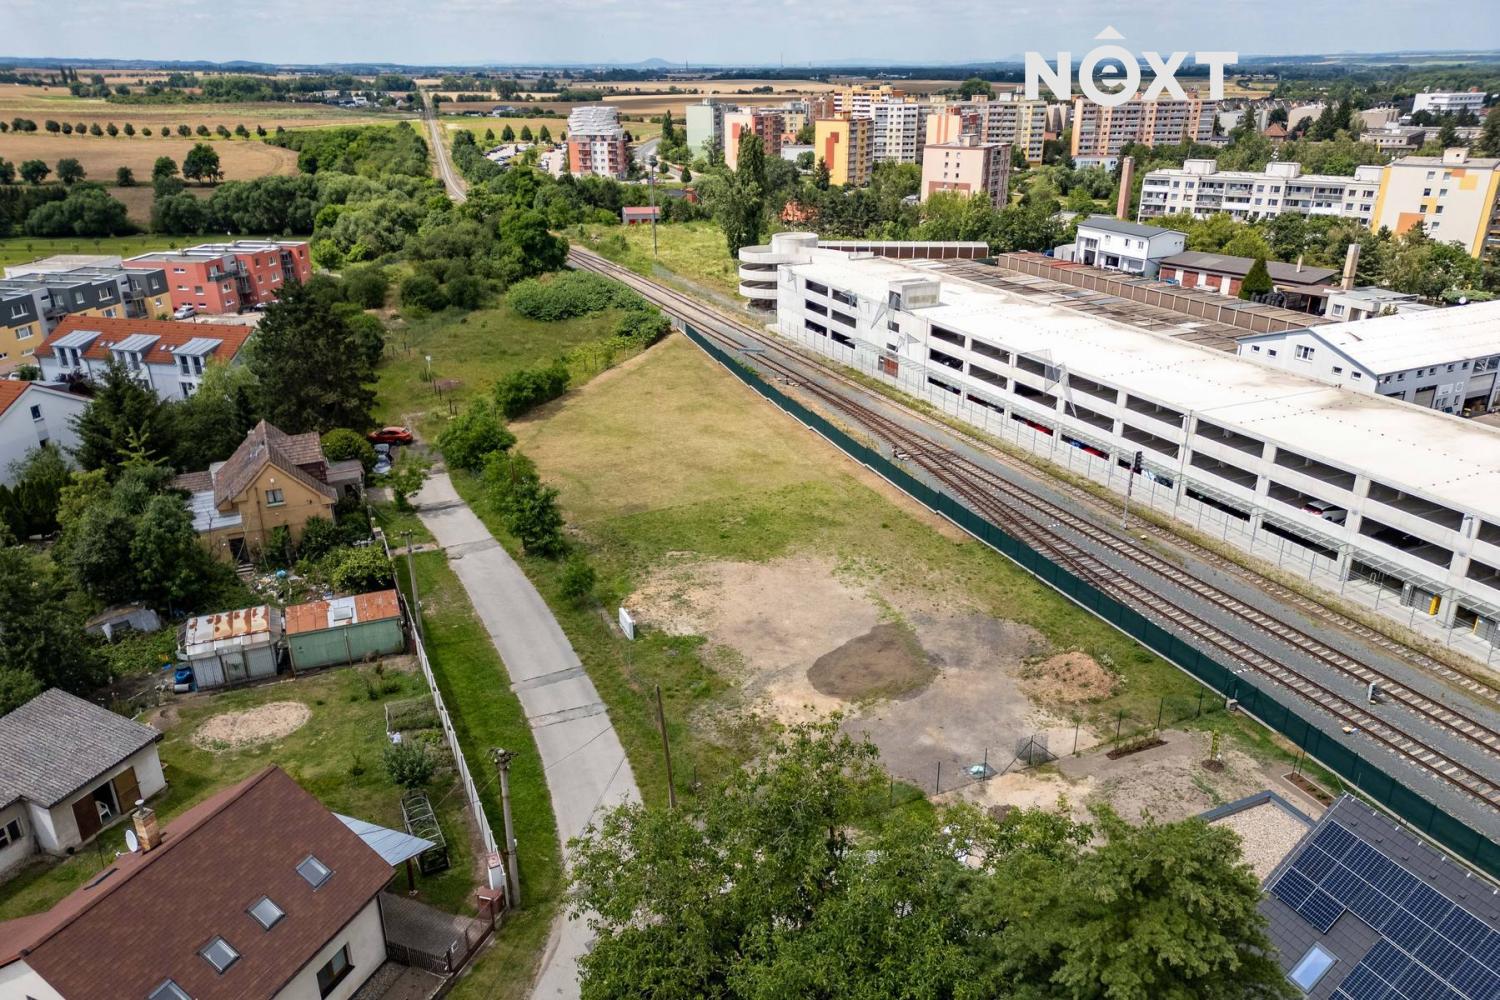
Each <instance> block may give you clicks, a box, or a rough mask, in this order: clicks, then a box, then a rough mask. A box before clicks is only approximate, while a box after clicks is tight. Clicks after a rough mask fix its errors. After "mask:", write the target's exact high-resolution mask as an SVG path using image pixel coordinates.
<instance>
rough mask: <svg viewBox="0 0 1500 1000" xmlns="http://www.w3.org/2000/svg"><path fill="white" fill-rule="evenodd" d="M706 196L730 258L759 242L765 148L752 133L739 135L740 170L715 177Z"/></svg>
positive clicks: (762, 205) (761, 221) (763, 188)
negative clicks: (742, 248) (722, 176)
mask: <svg viewBox="0 0 1500 1000" xmlns="http://www.w3.org/2000/svg"><path fill="white" fill-rule="evenodd" d="M715 180H716V183H714V184H713V185H711V186H710V188H709V191H708V194H709V200H710V203H711V206H712V209H713V213H714V217H715V219H716V220H717V221H718V223H719V228H720V229H722V230H723V231H724V244H725V248H726V249H727V250H728V252H729V256H730V257H736V256H738V255H739V252H740V248H741V247H747V246H753V245H754V244H756V243H759V242H760V238H761V233H762V232H763V231H764V226H765V214H766V203H765V180H766V147H765V144H764V143H763V142H762V141H761V139H760V137H759V136H757V135H756V134H755V133H753V132H746V133H744V134H743V135H741V136H740V147H739V167H738V168H737V169H736V170H734V171H733V172H732V173H730V174H729V176H728V177H726V178H716V179H715Z"/></svg>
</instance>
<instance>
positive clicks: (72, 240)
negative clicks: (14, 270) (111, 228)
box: [0, 186, 202, 266]
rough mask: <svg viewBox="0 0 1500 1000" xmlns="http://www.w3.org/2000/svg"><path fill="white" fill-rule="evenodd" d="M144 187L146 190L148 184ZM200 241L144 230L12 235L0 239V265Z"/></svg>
mask: <svg viewBox="0 0 1500 1000" xmlns="http://www.w3.org/2000/svg"><path fill="white" fill-rule="evenodd" d="M145 190H147V191H150V190H151V189H150V187H149V186H148V187H147V188H145ZM198 242H202V241H201V240H195V239H193V238H192V237H191V236H155V235H151V234H144V235H140V236H100V237H87V236H77V237H62V238H60V239H41V238H39V237H36V236H15V237H11V238H9V239H0V266H5V265H10V264H25V263H28V262H29V261H33V260H37V259H39V258H42V257H50V256H52V255H53V254H59V253H67V254H75V253H84V254H111V255H114V256H116V257H132V256H134V255H136V254H141V253H146V252H147V251H149V250H167V249H173V248H176V247H182V246H191V245H192V244H194V243H198Z"/></svg>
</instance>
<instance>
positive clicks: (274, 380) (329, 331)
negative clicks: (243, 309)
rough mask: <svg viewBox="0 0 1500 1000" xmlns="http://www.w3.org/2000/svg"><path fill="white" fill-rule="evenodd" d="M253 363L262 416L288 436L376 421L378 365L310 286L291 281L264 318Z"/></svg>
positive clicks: (251, 349) (253, 349)
mask: <svg viewBox="0 0 1500 1000" xmlns="http://www.w3.org/2000/svg"><path fill="white" fill-rule="evenodd" d="M249 355H250V356H249V360H248V364H247V367H248V368H249V369H250V372H251V373H252V374H253V375H254V376H255V381H256V383H257V385H258V394H259V402H260V406H259V409H260V412H261V415H262V416H263V417H264V418H265V419H266V420H268V421H270V422H271V423H272V424H274V425H276V426H277V427H279V428H281V429H282V430H283V431H286V432H287V433H289V434H297V433H301V432H303V431H320V430H322V429H324V428H333V427H368V426H370V407H371V406H372V405H373V404H374V402H375V393H374V392H373V391H372V390H371V388H370V383H373V382H374V381H375V371H374V365H373V364H372V363H371V362H370V360H369V358H368V357H367V356H366V355H365V354H364V352H363V351H362V350H361V348H360V345H359V342H358V340H357V338H356V336H355V334H354V331H353V330H352V329H351V328H350V326H349V323H348V322H347V321H346V320H345V319H344V317H343V316H342V315H340V313H339V312H338V310H336V309H335V308H333V306H332V305H331V304H330V303H328V302H326V301H324V300H323V299H321V298H320V297H319V296H318V295H317V294H315V291H314V289H313V286H312V285H305V284H302V283H301V282H295V281H294V282H290V283H289V284H287V285H284V286H283V287H282V289H281V294H280V296H279V297H278V298H277V300H276V301H275V302H273V303H271V305H270V306H268V307H267V309H266V311H265V313H264V314H263V315H262V317H261V321H260V325H259V327H258V328H257V331H256V335H255V337H254V338H252V339H251V341H250V344H249Z"/></svg>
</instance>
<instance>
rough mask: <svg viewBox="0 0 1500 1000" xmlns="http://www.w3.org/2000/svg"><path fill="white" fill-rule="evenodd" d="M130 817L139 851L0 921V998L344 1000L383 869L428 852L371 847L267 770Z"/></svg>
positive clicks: (375, 933)
mask: <svg viewBox="0 0 1500 1000" xmlns="http://www.w3.org/2000/svg"><path fill="white" fill-rule="evenodd" d="M133 821H134V826H135V831H136V835H137V838H138V841H139V845H140V849H139V850H136V851H132V852H130V853H125V854H121V855H120V856H119V857H118V858H116V859H115V861H114V862H113V863H112V864H111V865H110V866H109V867H108V868H106V869H105V870H104V871H103V872H101V873H100V874H98V875H96V876H94V878H93V879H92V880H90V881H89V882H87V883H85V884H84V885H83V886H82V887H81V888H79V889H77V890H75V891H74V892H73V893H72V894H71V895H69V896H67V897H65V898H64V899H63V900H62V901H61V902H59V903H57V904H56V905H55V906H53V907H52V909H50V910H48V911H46V912H45V913H38V914H34V915H32V916H29V917H21V918H18V919H16V920H10V921H6V922H4V923H0V997H38V998H41V997H46V998H49V1000H94V998H99V997H122V998H130V1000H216V998H224V1000H229V998H241V997H270V998H284V1000H290V998H293V997H295V998H298V1000H302V998H320V997H321V998H322V1000H346V998H348V997H351V996H353V995H354V994H355V992H356V991H358V990H359V988H360V987H361V986H362V985H363V984H364V983H365V981H366V980H367V979H369V978H370V975H371V974H372V973H374V972H375V970H376V969H378V968H379V967H380V966H381V964H382V963H384V962H385V960H386V920H385V915H384V911H383V909H382V896H383V894H382V892H381V890H382V889H383V888H384V887H385V885H386V883H387V882H389V881H390V880H391V877H392V865H393V864H399V863H401V861H402V860H405V858H409V857H413V856H415V854H416V853H419V852H420V851H421V850H422V849H424V847H430V846H431V843H430V842H429V841H425V840H421V839H419V838H415V837H409V836H407V835H405V834H401V833H397V832H396V831H389V830H383V829H382V828H378V827H373V828H369V829H373V830H376V831H378V832H379V833H381V834H382V835H383V836H382V838H381V840H380V845H379V846H378V847H377V845H376V844H374V843H371V842H369V841H367V840H366V839H365V838H364V836H363V835H362V834H361V833H359V832H356V830H358V829H361V828H367V827H368V825H367V824H360V823H359V821H357V820H349V819H348V818H346V817H342V816H337V815H335V814H334V813H331V812H329V811H328V810H327V809H326V808H324V806H323V805H322V803H320V802H319V801H318V800H317V799H316V798H314V797H313V796H312V795H310V794H308V792H306V791H305V790H304V789H303V788H302V787H301V786H300V785H298V784H297V783H296V782H295V781H293V780H292V779H291V778H290V777H288V776H287V774H286V773H285V772H284V771H281V770H280V769H278V768H275V767H268V768H266V769H265V770H264V771H261V772H260V773H259V774H256V775H255V776H253V777H251V778H249V779H247V780H245V781H243V782H241V783H239V784H237V785H234V786H232V787H230V788H227V789H225V790H224V791H222V792H219V793H218V794H216V795H213V796H211V797H210V798H208V799H206V800H204V801H203V802H201V803H199V804H198V805H196V806H193V807H192V808H190V809H188V810H187V811H186V812H184V813H182V814H181V815H180V816H178V817H177V818H176V819H174V820H173V821H172V822H171V824H170V825H168V826H167V827H166V828H165V829H162V828H161V827H160V826H159V825H158V821H157V818H156V815H155V813H154V812H153V811H152V810H150V809H149V808H142V809H138V810H137V811H136V812H135V814H134V816H133ZM386 835H388V836H386ZM403 856H404V857H403Z"/></svg>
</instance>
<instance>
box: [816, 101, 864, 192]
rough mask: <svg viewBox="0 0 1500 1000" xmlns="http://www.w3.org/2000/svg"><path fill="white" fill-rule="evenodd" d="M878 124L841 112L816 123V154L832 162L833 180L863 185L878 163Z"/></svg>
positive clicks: (831, 180)
mask: <svg viewBox="0 0 1500 1000" xmlns="http://www.w3.org/2000/svg"><path fill="white" fill-rule="evenodd" d="M874 126H875V123H874V122H873V121H872V120H871V119H869V118H853V117H850V116H849V115H839V116H837V117H834V118H820V119H818V121H817V122H815V123H814V124H813V155H814V156H815V157H816V158H817V159H819V160H821V161H822V162H824V163H826V164H828V179H829V183H831V184H836V185H838V186H839V187H863V186H864V185H866V184H868V183H870V172H871V170H873V169H874V166H875V139H874V135H873V133H874Z"/></svg>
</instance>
